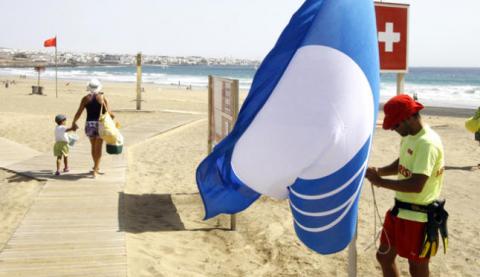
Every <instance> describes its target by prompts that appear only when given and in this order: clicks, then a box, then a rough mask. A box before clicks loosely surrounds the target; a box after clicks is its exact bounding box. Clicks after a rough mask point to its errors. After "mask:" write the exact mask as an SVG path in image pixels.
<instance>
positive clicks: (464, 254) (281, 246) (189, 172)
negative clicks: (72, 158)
mask: <svg viewBox="0 0 480 277" xmlns="http://www.w3.org/2000/svg"><path fill="white" fill-rule="evenodd" d="M0 79H2V80H3V79H12V78H11V77H10V78H8V77H2V78H0ZM16 82H17V84H16V85H13V86H10V88H9V89H5V88H4V87H1V88H0V137H3V138H6V139H9V140H12V141H15V142H17V143H20V144H23V145H26V146H28V147H30V148H32V149H34V150H36V151H39V152H49V151H51V148H52V145H53V128H54V126H55V125H54V120H53V118H54V116H55V115H56V114H57V113H64V114H66V115H67V117H68V122H71V119H72V118H73V115H74V113H75V111H76V108H77V107H78V104H79V102H80V99H81V97H82V96H83V95H84V94H85V82H74V81H70V82H66V81H59V97H58V98H56V97H55V89H54V82H52V81H48V80H46V81H42V84H43V85H44V86H45V87H46V89H45V93H46V94H47V95H46V96H38V95H30V92H31V86H32V85H34V84H35V82H36V80H34V79H26V80H25V79H21V80H20V79H16ZM67 83H68V84H67ZM144 87H145V93H144V94H143V98H144V100H145V101H144V102H142V108H143V110H145V111H148V112H135V111H134V110H135V102H134V99H135V84H133V83H104V91H105V94H106V95H107V97H108V99H109V100H110V103H111V106H112V108H113V110H114V111H115V113H116V115H117V118H118V120H119V122H120V123H121V124H122V126H124V127H128V126H132V125H134V124H141V123H142V122H147V121H151V120H156V119H159V118H164V117H165V116H166V115H167V114H175V113H198V114H201V115H203V116H204V120H200V121H196V122H194V123H190V124H187V125H185V126H182V127H180V128H177V129H174V130H171V131H169V132H166V133H164V134H161V135H159V136H156V137H154V138H151V139H149V140H147V141H145V142H143V143H140V144H137V145H135V146H134V147H131V148H129V149H128V163H129V166H128V175H127V183H126V186H125V188H124V197H125V198H124V199H125V214H124V215H123V217H124V218H125V223H124V224H125V228H124V230H125V232H126V233H127V237H126V238H127V241H126V243H127V262H128V272H129V276H152V277H153V276H347V257H348V254H347V251H346V250H345V251H342V252H340V253H337V254H334V255H328V256H322V255H318V254H316V253H314V252H312V251H310V250H309V249H307V248H306V247H305V246H304V245H303V244H302V243H301V242H300V241H299V240H298V239H297V237H296V235H295V232H294V230H293V224H292V217H291V213H290V210H289V206H288V202H287V201H286V200H273V199H270V198H266V197H262V198H260V199H259V200H258V201H257V202H256V203H254V204H253V205H252V206H251V207H250V208H249V209H247V210H246V211H244V212H242V213H240V214H239V215H238V216H237V231H229V230H228V228H229V220H230V219H229V217H228V216H219V217H216V218H214V219H210V220H208V221H203V220H202V218H203V205H202V203H201V199H200V196H199V195H198V193H197V192H198V191H197V188H196V183H195V175H194V174H195V169H196V167H197V165H198V163H199V162H200V161H201V160H202V159H203V158H204V157H205V155H206V149H207V90H206V89H197V90H193V91H191V90H184V89H177V88H175V87H160V86H156V85H152V84H145V86H144ZM242 96H243V97H244V96H245V93H243V94H242ZM427 112H428V111H427ZM441 112H442V113H441V115H437V114H438V113H435V112H433V111H432V113H431V115H429V114H428V113H427V114H424V116H423V120H424V122H426V123H428V124H429V125H430V126H432V127H433V129H434V130H436V131H437V132H438V133H439V134H440V136H441V137H442V139H443V143H444V147H445V155H446V171H445V182H444V187H443V197H445V198H446V199H447V204H446V207H447V210H448V211H449V213H450V219H449V231H450V245H449V249H448V253H447V255H444V254H443V252H442V251H443V249H442V248H441V249H440V250H439V253H438V254H437V256H436V257H434V258H433V259H432V262H431V266H430V268H431V272H432V276H478V275H480V267H479V266H478V265H479V264H480V258H479V257H480V242H479V241H478V240H477V238H478V237H480V220H479V219H480V205H479V204H478V200H477V199H476V198H478V196H479V195H480V186H479V182H478V179H479V177H480V170H477V169H475V165H477V164H478V163H480V146H479V145H478V143H477V142H475V141H474V140H473V134H471V133H468V132H467V131H466V130H465V128H464V127H463V123H464V121H465V117H464V113H459V112H458V111H456V110H453V109H441ZM84 117H85V114H84V115H83V116H82V119H80V121H79V122H83V121H84ZM380 117H381V116H380ZM380 119H381V118H380ZM79 135H80V139H86V138H85V135H84V134H83V131H80V132H79ZM399 142H400V138H399V136H398V135H396V134H395V133H394V132H389V131H384V130H381V129H380V128H377V130H376V132H375V137H374V145H373V151H372V154H371V158H370V162H369V164H370V165H372V166H383V165H386V164H388V163H390V162H392V161H393V160H394V159H396V157H397V156H396V155H397V153H398V146H399ZM54 162H55V161H54V158H53V157H52V164H51V165H48V166H51V167H52V168H53V167H54ZM74 166H75V165H74V164H72V165H71V167H74ZM41 189H42V183H41V182H38V181H34V180H29V179H26V178H24V177H20V176H18V175H15V174H14V173H12V172H6V171H0V222H2V225H1V227H0V251H1V249H2V247H3V246H4V245H5V243H6V242H7V241H8V239H9V237H10V236H11V234H12V232H13V231H14V230H15V228H16V226H17V225H18V224H19V223H20V222H21V220H22V217H23V215H24V214H25V213H26V212H27V210H28V208H29V206H30V205H31V203H32V201H34V200H35V196H36V195H37V194H38V192H39V191H40V190H41ZM375 195H376V201H377V204H378V208H379V211H380V214H381V217H382V219H383V215H384V213H385V211H386V210H387V209H388V208H389V207H390V206H391V205H392V203H393V193H392V192H390V191H387V190H384V189H378V188H377V189H375ZM4 222H6V223H7V224H4ZM374 222H375V213H374V206H373V197H372V190H371V186H370V184H369V183H368V182H367V181H366V182H365V183H364V187H363V191H362V195H361V200H360V205H359V222H358V239H357V251H358V276H381V271H380V267H379V265H378V263H377V262H376V259H375V247H374V246H372V243H373V241H374V240H373V237H374ZM376 222H377V227H376V230H377V231H379V228H380V225H379V224H380V223H379V219H376ZM5 226H6V227H5ZM369 246H370V247H369ZM368 247H369V248H368ZM367 248H368V249H367ZM366 249H367V250H366ZM397 261H398V263H399V267H400V270H401V274H402V276H407V275H408V264H407V262H406V261H405V260H404V259H397Z"/></svg>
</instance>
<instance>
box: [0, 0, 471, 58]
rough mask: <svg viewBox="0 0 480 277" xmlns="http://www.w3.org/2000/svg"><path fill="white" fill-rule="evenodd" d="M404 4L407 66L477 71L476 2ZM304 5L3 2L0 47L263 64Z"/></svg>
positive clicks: (408, 0) (194, 0)
mask: <svg viewBox="0 0 480 277" xmlns="http://www.w3.org/2000/svg"><path fill="white" fill-rule="evenodd" d="M388 2H397V3H404V4H410V15H409V44H408V47H409V50H408V60H409V66H449V67H455V66H457V67H480V53H479V52H480V16H479V15H478V13H479V11H480V1H479V0H457V1H447V0H405V1H396V0H391V1H388ZM302 3H303V0H65V1H61V0H41V1H38V0H1V1H0V11H1V12H2V15H1V16H0V26H2V27H1V28H0V47H7V48H16V49H23V50H47V51H48V50H49V49H45V48H43V41H44V40H45V39H47V38H50V37H53V36H55V35H57V37H58V49H59V51H73V52H94V53H100V52H107V53H117V54H121V53H128V54H134V53H137V52H142V53H144V54H152V55H168V56H188V55H197V56H204V57H235V58H248V59H257V60H261V59H263V58H264V57H265V55H266V54H267V53H268V52H269V51H270V49H271V48H272V47H273V45H274V44H275V42H276V40H277V38H278V36H279V35H280V33H281V31H282V30H283V28H284V27H285V26H286V24H287V23H288V21H289V19H290V17H291V16H292V15H293V13H294V12H295V11H296V10H297V9H298V8H299V7H300V6H301V4H302Z"/></svg>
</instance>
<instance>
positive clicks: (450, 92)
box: [0, 65, 480, 109]
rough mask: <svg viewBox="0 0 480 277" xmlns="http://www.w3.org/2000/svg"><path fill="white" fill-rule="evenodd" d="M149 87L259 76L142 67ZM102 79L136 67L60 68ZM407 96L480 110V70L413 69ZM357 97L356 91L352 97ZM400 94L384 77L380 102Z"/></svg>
mask: <svg viewBox="0 0 480 277" xmlns="http://www.w3.org/2000/svg"><path fill="white" fill-rule="evenodd" d="M142 71H143V74H142V79H143V82H145V83H153V84H159V85H165V86H177V87H190V86H191V87H192V88H193V90H195V89H197V88H206V87H207V85H208V75H215V76H221V77H225V78H232V79H238V80H239V83H240V89H242V90H248V89H250V86H251V84H252V80H253V77H254V75H255V72H256V67H254V66H240V65H235V66H234V65H211V66H208V65H173V66H172V65H170V66H153V65H144V66H143V67H142ZM10 75H11V76H19V75H26V76H29V77H37V72H35V71H34V70H33V68H0V76H10ZM41 76H42V77H41V78H47V79H53V78H55V69H54V68H53V67H49V68H47V70H46V71H45V72H43V73H42V75H41ZM93 77H95V78H98V79H99V80H101V81H108V82H136V67H135V66H79V67H59V68H58V78H59V79H64V80H84V81H85V82H87V81H88V80H89V79H91V78H93ZM405 92H406V93H408V94H410V95H412V96H413V95H415V96H416V97H417V98H418V99H419V101H420V102H422V103H423V104H425V105H427V106H436V107H453V108H471V109H476V108H478V107H480V68H439V67H413V68H410V69H409V72H408V73H407V74H406V75H405ZM353 93H355V92H353V91H352V94H353ZM395 94H396V74H392V73H385V74H381V83H380V102H385V101H386V100H387V99H389V98H390V97H391V96H393V95H395Z"/></svg>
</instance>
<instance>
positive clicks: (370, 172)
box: [365, 167, 382, 186]
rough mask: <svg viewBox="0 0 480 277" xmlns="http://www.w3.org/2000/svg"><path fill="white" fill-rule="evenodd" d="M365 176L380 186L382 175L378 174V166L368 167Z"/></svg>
mask: <svg viewBox="0 0 480 277" xmlns="http://www.w3.org/2000/svg"><path fill="white" fill-rule="evenodd" d="M365 178H367V179H368V181H370V183H372V185H376V186H378V184H379V183H380V181H381V179H382V178H381V177H380V175H378V171H377V168H375V167H369V168H367V171H366V173H365Z"/></svg>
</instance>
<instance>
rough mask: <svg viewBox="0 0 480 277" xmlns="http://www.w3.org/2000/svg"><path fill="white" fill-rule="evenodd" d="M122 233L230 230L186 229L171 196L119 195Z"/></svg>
mask: <svg viewBox="0 0 480 277" xmlns="http://www.w3.org/2000/svg"><path fill="white" fill-rule="evenodd" d="M118 209H119V211H118V221H119V226H120V231H125V232H129V233H143V232H167V231H211V230H225V231H229V230H230V229H228V228H221V227H212V228H196V229H186V228H185V225H184V224H183V222H182V220H181V218H180V215H179V214H178V213H177V208H176V207H175V204H174V203H173V200H172V196H171V195H170V194H141V195H138V194H127V193H123V192H121V193H120V194H119V205H118Z"/></svg>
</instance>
